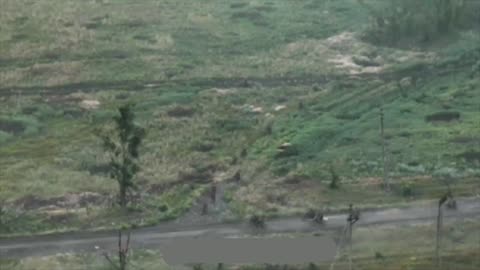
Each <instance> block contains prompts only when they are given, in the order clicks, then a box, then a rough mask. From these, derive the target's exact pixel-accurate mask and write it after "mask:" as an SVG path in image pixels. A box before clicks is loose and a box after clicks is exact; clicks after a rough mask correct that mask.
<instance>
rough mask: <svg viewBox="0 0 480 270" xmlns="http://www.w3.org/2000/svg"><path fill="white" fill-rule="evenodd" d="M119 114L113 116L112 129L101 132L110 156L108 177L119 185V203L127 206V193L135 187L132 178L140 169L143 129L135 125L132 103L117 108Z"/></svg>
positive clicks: (123, 206)
mask: <svg viewBox="0 0 480 270" xmlns="http://www.w3.org/2000/svg"><path fill="white" fill-rule="evenodd" d="M118 112H119V115H117V116H115V117H114V118H113V120H114V122H115V126H114V129H113V130H112V131H111V132H108V133H106V134H103V135H102V136H101V137H102V140H103V146H104V149H105V151H106V152H107V153H108V155H109V157H110V161H109V172H110V177H111V178H113V179H115V180H116V181H117V183H118V187H119V204H120V206H121V207H122V208H125V207H126V206H127V202H128V201H127V193H128V192H129V191H130V190H131V189H133V188H135V184H134V182H133V179H134V177H135V175H136V174H137V172H138V171H139V170H140V166H139V165H138V157H139V148H140V145H141V143H142V141H143V138H144V137H145V130H144V129H143V128H141V127H139V126H137V125H135V123H134V120H135V114H134V113H133V111H132V105H130V104H127V105H124V106H121V107H120V108H119V109H118Z"/></svg>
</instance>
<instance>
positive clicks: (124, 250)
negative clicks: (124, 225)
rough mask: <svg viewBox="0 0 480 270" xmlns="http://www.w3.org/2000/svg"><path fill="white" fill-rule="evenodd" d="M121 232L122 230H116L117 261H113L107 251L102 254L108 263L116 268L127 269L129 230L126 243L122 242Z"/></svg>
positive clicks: (118, 269) (119, 269) (117, 269)
mask: <svg viewBox="0 0 480 270" xmlns="http://www.w3.org/2000/svg"><path fill="white" fill-rule="evenodd" d="M122 238H123V233H122V230H120V231H118V263H115V262H114V260H113V259H112V258H110V255H108V253H107V252H105V253H104V254H103V256H105V259H107V261H108V262H109V263H110V265H111V266H112V267H113V268H114V269H116V270H127V265H128V252H129V249H130V231H128V233H127V243H126V244H125V245H124V244H123V243H122Z"/></svg>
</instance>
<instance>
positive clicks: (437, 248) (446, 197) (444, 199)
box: [435, 190, 453, 269]
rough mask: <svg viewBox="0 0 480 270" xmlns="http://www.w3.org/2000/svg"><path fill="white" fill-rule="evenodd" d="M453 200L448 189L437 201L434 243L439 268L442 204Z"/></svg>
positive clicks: (440, 259) (440, 261)
mask: <svg viewBox="0 0 480 270" xmlns="http://www.w3.org/2000/svg"><path fill="white" fill-rule="evenodd" d="M451 200H453V196H452V193H451V191H450V190H449V191H448V192H447V193H446V194H445V195H443V196H442V197H441V198H440V200H439V201H438V214H437V231H436V245H435V260H436V265H437V268H439V269H440V267H441V265H442V256H441V254H440V249H441V243H442V226H443V208H442V206H443V205H444V204H445V203H446V202H449V201H451Z"/></svg>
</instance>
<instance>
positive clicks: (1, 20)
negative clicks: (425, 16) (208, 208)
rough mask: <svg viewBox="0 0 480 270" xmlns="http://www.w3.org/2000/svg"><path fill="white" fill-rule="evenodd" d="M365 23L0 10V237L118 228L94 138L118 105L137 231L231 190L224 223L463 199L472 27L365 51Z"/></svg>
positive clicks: (477, 132)
mask: <svg viewBox="0 0 480 270" xmlns="http://www.w3.org/2000/svg"><path fill="white" fill-rule="evenodd" d="M363 2H366V3H369V4H373V5H375V4H377V5H380V4H378V3H377V2H378V1H374V0H369V1H363ZM371 15H372V14H371V11H369V10H368V8H365V7H364V6H363V5H361V4H360V3H359V2H358V1H356V0H344V1H317V0H308V1H271V0H270V1H268V0H253V1H240V0H238V1H224V0H207V1H177V0H161V1H158V0H157V1H153V0H150V1H147V0H146V1H133V0H95V1H75V0H48V1H47V0H39V1H29V0H3V1H2V4H1V8H0V25H1V28H0V102H1V105H2V106H1V107H0V201H5V205H6V207H5V209H6V210H4V212H5V214H3V215H2V219H3V220H5V222H4V223H5V224H6V225H5V226H3V227H1V228H0V234H12V233H19V234H26V233H38V232H48V231H58V230H72V229H74V230H79V229H82V230H85V229H101V228H108V227H112V226H119V225H120V224H122V223H124V222H125V221H124V220H123V219H122V218H121V215H120V213H119V211H118V209H116V208H115V207H114V206H111V205H114V204H115V194H116V188H117V186H116V183H115V182H114V181H113V180H111V179H109V178H108V177H107V175H106V170H107V168H106V165H105V164H106V158H105V156H104V154H103V151H102V148H101V143H100V141H99V139H98V138H97V137H96V136H95V133H96V131H97V130H98V129H99V128H102V127H103V126H104V125H108V124H110V123H111V117H112V116H113V115H114V114H115V113H116V108H117V107H118V106H119V105H120V104H123V103H125V102H134V103H136V107H135V112H136V114H137V116H138V122H139V124H140V125H142V126H144V127H145V128H146V129H147V133H148V134H147V138H146V142H145V144H144V146H143V150H142V157H141V165H142V172H141V173H140V175H139V176H138V177H137V179H136V183H138V185H139V187H140V190H141V193H140V194H139V195H138V198H137V200H136V203H135V204H134V205H132V207H131V213H130V216H129V218H128V219H129V222H131V223H134V224H136V225H139V226H144V225H150V224H155V223H158V222H159V221H161V220H165V219H171V218H175V217H178V216H179V215H181V214H182V213H185V212H186V211H187V210H188V209H189V208H190V206H191V205H192V204H193V203H194V202H195V200H196V199H197V198H200V197H202V196H203V195H202V194H203V193H204V190H205V189H206V188H207V186H208V185H209V184H210V183H211V182H212V181H217V182H222V181H230V180H231V179H233V178H234V176H235V175H239V176H240V182H239V183H233V184H232V185H231V187H230V188H229V189H228V190H227V191H226V193H225V198H224V199H225V200H226V201H227V202H228V206H229V208H230V212H231V215H230V216H228V217H229V218H238V217H244V216H246V215H248V214H251V213H254V212H263V213H265V214H268V215H285V214H292V213H298V212H302V211H304V210H305V209H306V208H308V207H327V208H329V209H332V210H335V209H340V208H344V207H345V205H348V203H349V202H353V203H356V204H357V205H359V206H361V205H363V206H372V205H375V206H384V205H390V204H398V203H401V202H407V201H410V200H414V199H425V198H432V197H437V196H439V195H440V194H442V193H444V192H445V191H446V190H447V186H450V187H451V188H452V189H453V191H454V194H455V195H457V196H460V195H465V196H468V195H475V194H477V193H478V192H480V190H479V189H480V186H479V184H478V177H479V175H480V167H479V163H480V114H479V113H478V110H479V108H480V98H479V90H480V78H479V76H480V74H479V72H480V46H479V44H480V35H479V33H480V32H479V28H478V24H476V22H471V24H469V25H467V26H466V25H465V24H462V27H459V28H458V29H455V31H454V30H451V31H450V32H449V33H448V34H446V35H444V36H442V38H441V39H438V40H437V39H433V38H432V39H429V40H428V41H425V42H424V43H422V44H420V45H418V46H413V45H411V44H409V46H403V45H404V44H403V43H402V46H388V47H387V46H380V45H379V44H374V43H372V42H371V41H370V42H369V39H366V38H365V37H364V36H365V34H366V33H370V32H369V31H370V30H371V29H372V28H371V27H372V26H371ZM377 34H378V33H377ZM436 34H438V33H436ZM382 44H383V43H382ZM380 107H383V110H384V114H385V115H384V117H385V139H386V142H387V160H388V163H387V165H388V166H387V169H388V170H389V172H390V178H391V181H392V186H393V193H392V194H389V195H385V194H384V192H383V191H382V187H381V182H382V174H383V164H382V147H381V142H382V140H381V137H380V114H379V113H380ZM282 145H287V146H288V147H287V148H288V149H287V150H285V151H283V152H280V151H279V149H278V148H279V147H280V146H282ZM332 168H333V169H332ZM332 171H334V172H335V174H336V175H338V176H339V179H340V183H339V186H340V187H339V188H338V189H335V190H332V189H330V188H329V183H330V181H331V178H332ZM237 173H238V174H237Z"/></svg>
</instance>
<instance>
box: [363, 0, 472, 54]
mask: <svg viewBox="0 0 480 270" xmlns="http://www.w3.org/2000/svg"><path fill="white" fill-rule="evenodd" d="M361 3H362V5H363V6H364V7H366V8H367V9H368V10H369V12H370V14H371V16H372V18H373V20H372V21H373V23H372V24H371V26H370V27H369V29H368V30H367V33H366V35H365V37H366V38H367V39H369V40H370V41H372V42H378V43H387V44H389V45H393V44H396V43H398V42H399V41H401V40H402V39H408V40H412V39H413V40H414V41H417V42H418V41H420V42H428V41H432V40H434V39H435V38H438V37H440V36H442V35H444V34H448V33H451V32H452V31H453V30H455V29H459V28H463V27H466V26H469V27H471V26H472V24H473V22H474V21H475V20H478V18H477V17H478V15H476V12H478V11H479V10H480V5H479V3H478V1H463V0H422V1H418V0H402V1H397V0H388V1H385V2H384V3H385V4H384V5H382V4H380V3H379V4H377V2H375V7H374V6H373V5H368V4H366V3H364V2H363V1H361ZM377 6H382V7H383V8H377Z"/></svg>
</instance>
